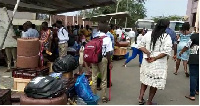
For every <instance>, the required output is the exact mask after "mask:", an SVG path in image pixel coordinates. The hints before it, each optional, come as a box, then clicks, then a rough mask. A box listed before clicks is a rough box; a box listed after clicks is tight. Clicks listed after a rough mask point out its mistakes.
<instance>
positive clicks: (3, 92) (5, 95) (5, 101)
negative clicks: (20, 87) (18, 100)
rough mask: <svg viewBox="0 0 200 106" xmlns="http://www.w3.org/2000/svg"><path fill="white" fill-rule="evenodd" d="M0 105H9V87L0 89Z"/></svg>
mask: <svg viewBox="0 0 200 106" xmlns="http://www.w3.org/2000/svg"><path fill="white" fill-rule="evenodd" d="M0 105H11V90H10V89H0Z"/></svg>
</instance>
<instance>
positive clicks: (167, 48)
mask: <svg viewBox="0 0 200 106" xmlns="http://www.w3.org/2000/svg"><path fill="white" fill-rule="evenodd" d="M166 21H168V20H165V19H160V20H158V22H157V24H156V27H155V29H154V30H153V31H152V32H151V31H149V32H148V33H146V34H145V36H144V37H143V39H142V40H141V42H140V43H139V44H138V48H139V50H141V51H142V52H143V53H144V54H143V62H142V65H141V68H140V81H141V83H142V84H141V88H140V95H139V104H140V105H141V104H142V105H143V104H144V103H145V100H144V98H143V96H144V93H145V91H146V89H147V86H150V91H149V98H148V101H147V103H146V104H147V105H154V104H155V103H153V102H152V100H153V97H154V96H155V93H156V91H157V89H161V90H163V89H164V88H165V84H166V79H167V69H168V66H167V56H168V55H170V54H171V50H172V40H171V37H170V35H168V34H166V33H165V30H166V28H167V25H166V24H165V23H166Z"/></svg>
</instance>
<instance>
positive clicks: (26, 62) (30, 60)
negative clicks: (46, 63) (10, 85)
mask: <svg viewBox="0 0 200 106" xmlns="http://www.w3.org/2000/svg"><path fill="white" fill-rule="evenodd" d="M38 66H39V56H38V55H36V56H32V57H25V56H17V67H19V68H36V67H38Z"/></svg>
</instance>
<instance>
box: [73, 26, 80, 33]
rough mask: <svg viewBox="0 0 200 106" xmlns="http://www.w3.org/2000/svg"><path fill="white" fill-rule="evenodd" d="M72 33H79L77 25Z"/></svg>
mask: <svg viewBox="0 0 200 106" xmlns="http://www.w3.org/2000/svg"><path fill="white" fill-rule="evenodd" d="M73 35H76V36H78V35H79V25H75V29H74V31H73Z"/></svg>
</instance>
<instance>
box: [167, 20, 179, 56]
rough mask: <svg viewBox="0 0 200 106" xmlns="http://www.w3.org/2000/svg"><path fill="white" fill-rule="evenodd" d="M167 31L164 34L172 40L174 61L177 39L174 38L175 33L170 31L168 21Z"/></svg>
mask: <svg viewBox="0 0 200 106" xmlns="http://www.w3.org/2000/svg"><path fill="white" fill-rule="evenodd" d="M167 25H168V26H167V29H166V33H167V34H169V35H170V37H171V40H172V45H173V48H174V56H173V59H176V54H177V38H176V33H175V31H174V30H172V29H171V28H169V25H170V21H168V23H167Z"/></svg>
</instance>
